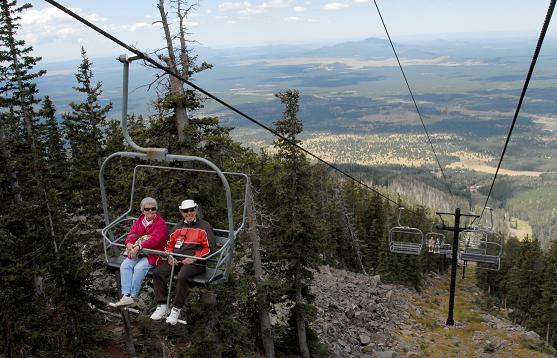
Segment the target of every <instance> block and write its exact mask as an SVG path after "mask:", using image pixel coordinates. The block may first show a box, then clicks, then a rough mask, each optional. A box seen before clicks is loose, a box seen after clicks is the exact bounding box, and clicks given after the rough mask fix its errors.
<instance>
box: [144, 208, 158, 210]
mask: <svg viewBox="0 0 557 358" xmlns="http://www.w3.org/2000/svg"><path fill="white" fill-rule="evenodd" d="M143 211H157V208H143Z"/></svg>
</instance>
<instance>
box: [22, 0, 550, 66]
mask: <svg viewBox="0 0 557 358" xmlns="http://www.w3.org/2000/svg"><path fill="white" fill-rule="evenodd" d="M30 2H31V4H32V5H33V8H32V9H31V10H28V11H27V12H26V13H24V14H23V17H22V21H21V23H22V28H21V29H20V35H21V36H23V38H24V39H25V40H26V41H27V43H28V44H30V45H32V46H33V47H34V49H35V51H36V54H37V55H40V56H42V57H43V61H57V60H61V59H74V58H79V56H80V47H81V46H82V45H83V46H85V48H86V49H87V51H88V53H89V56H90V57H91V58H95V57H101V56H113V55H118V54H120V53H123V52H124V51H123V50H122V49H121V48H119V47H118V46H117V45H114V44H112V43H111V42H110V41H109V40H106V39H104V38H102V37H101V36H100V35H98V34H96V33H94V32H93V31H92V30H88V29H86V28H85V27H84V26H83V25H81V24H79V23H77V22H76V21H75V20H73V19H71V18H70V17H69V16H67V15H66V14H64V13H62V12H61V11H60V10H58V9H56V8H54V7H52V6H51V5H49V4H48V3H47V2H45V1H41V0H31V1H30ZM59 2H60V3H61V4H63V5H65V6H67V7H69V8H71V9H72V10H74V11H76V12H77V13H78V14H80V15H81V16H84V17H86V18H87V19H88V20H90V21H92V22H93V23H95V24H97V25H98V26H100V27H102V28H103V29H105V30H107V31H109V32H111V33H113V34H114V35H115V36H116V37H118V38H120V39H121V40H123V41H124V42H126V43H128V44H131V45H134V46H136V47H137V48H139V49H142V50H145V51H147V50H155V49H158V48H160V47H162V46H163V40H162V31H161V30H160V26H159V25H157V24H153V22H155V21H156V20H158V9H157V8H156V3H157V2H158V1H156V0H111V1H108V0H94V1H93V0H60V1H59ZM548 4H549V0H547V1H545V0H544V1H542V0H528V1H525V0H466V1H463V0H422V1H417V0H378V5H379V7H380V9H381V12H382V14H383V18H384V20H385V22H386V23H387V27H388V28H389V31H390V33H391V37H392V38H393V40H395V41H400V40H409V39H414V40H418V39H435V38H444V39H451V38H466V39H472V40H473V39H481V38H488V37H489V38H492V37H502V38H517V37H525V38H537V36H538V34H539V32H540V29H541V26H542V23H543V20H544V18H545V14H546V12H547V7H548ZM167 10H170V9H169V8H167ZM554 21H557V19H554ZM189 25H190V26H189V29H190V32H191V37H192V38H193V39H195V40H197V41H198V42H199V43H200V44H201V45H203V46H208V47H213V48H218V47H239V46H251V45H266V44H277V43H280V44H293V43H298V44H299V43H332V42H340V41H345V40H361V39H364V38H367V37H379V38H386V35H385V33H384V30H383V28H382V25H381V23H380V19H379V16H378V15H377V11H376V9H375V5H374V4H373V1H371V0H330V1H315V0H266V1H255V0H253V1H214V0H201V1H200V3H199V7H198V8H197V11H195V12H194V13H192V14H191V16H190V18H189ZM553 28H555V26H550V30H549V32H548V36H549V37H550V39H551V38H552V39H555V36H554V34H555V31H554V30H553ZM548 40H549V39H548Z"/></svg>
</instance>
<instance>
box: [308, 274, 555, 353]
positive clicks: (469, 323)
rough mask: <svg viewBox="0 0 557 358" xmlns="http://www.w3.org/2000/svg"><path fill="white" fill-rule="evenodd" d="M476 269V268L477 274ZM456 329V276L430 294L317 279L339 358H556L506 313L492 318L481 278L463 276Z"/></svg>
mask: <svg viewBox="0 0 557 358" xmlns="http://www.w3.org/2000/svg"><path fill="white" fill-rule="evenodd" d="M469 267H470V266H469ZM457 277H458V281H457V291H456V300H455V310H454V318H455V322H456V324H455V326H451V327H447V326H446V325H445V321H446V319H447V312H448V293H449V276H448V275H446V276H429V277H428V278H427V279H426V282H425V287H424V289H423V290H422V292H419V293H418V292H415V291H413V290H410V289H407V288H405V287H402V286H397V285H387V284H384V283H382V282H381V280H380V277H379V276H370V275H363V274H357V273H352V272H347V271H342V270H335V269H331V268H329V267H322V268H321V269H320V271H319V272H316V273H315V284H314V286H313V291H314V293H315V296H316V305H317V308H318V314H317V320H316V321H315V323H314V328H315V330H316V331H317V332H318V334H319V335H320V337H321V339H322V340H323V341H324V342H327V344H328V345H329V347H330V348H331V352H330V353H331V356H332V357H380V358H383V357H407V358H410V357H459V358H464V357H528V358H535V357H553V356H554V354H555V353H554V351H553V350H552V349H551V348H548V347H547V346H546V345H545V344H544V342H542V341H541V340H540V337H539V336H538V335H537V334H536V333H534V332H527V331H526V330H525V329H524V328H522V327H521V326H518V325H514V324H512V322H510V321H508V320H507V319H505V318H504V314H503V313H502V312H485V311H483V310H481V309H480V308H479V306H478V303H479V302H480V300H481V295H482V293H481V291H480V290H479V289H478V288H477V287H476V286H475V285H474V279H473V277H474V274H473V270H467V277H466V279H464V280H462V279H461V278H460V277H461V276H460V274H459V275H458V276H457Z"/></svg>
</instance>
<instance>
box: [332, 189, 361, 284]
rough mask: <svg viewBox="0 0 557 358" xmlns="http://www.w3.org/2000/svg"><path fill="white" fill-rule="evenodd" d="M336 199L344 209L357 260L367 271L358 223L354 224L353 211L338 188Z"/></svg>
mask: <svg viewBox="0 0 557 358" xmlns="http://www.w3.org/2000/svg"><path fill="white" fill-rule="evenodd" d="M335 199H336V201H337V205H338V206H339V208H340V210H341V211H342V215H343V217H344V222H345V224H346V228H347V229H348V234H349V236H350V243H351V244H352V248H353V249H354V252H355V253H356V260H357V261H358V265H360V268H361V269H362V272H363V273H366V269H365V268H364V264H363V263H362V250H361V245H360V240H359V239H358V232H357V231H356V225H355V224H354V219H353V218H352V215H351V213H350V212H349V211H348V208H347V207H346V204H345V202H344V199H343V198H342V194H341V192H340V189H338V188H337V189H336V190H335Z"/></svg>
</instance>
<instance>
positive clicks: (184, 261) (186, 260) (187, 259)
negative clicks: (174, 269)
mask: <svg viewBox="0 0 557 358" xmlns="http://www.w3.org/2000/svg"><path fill="white" fill-rule="evenodd" d="M194 262H195V260H194V259H192V258H190V257H186V258H185V259H183V260H182V263H183V264H184V265H191V264H193V263H194Z"/></svg>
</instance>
